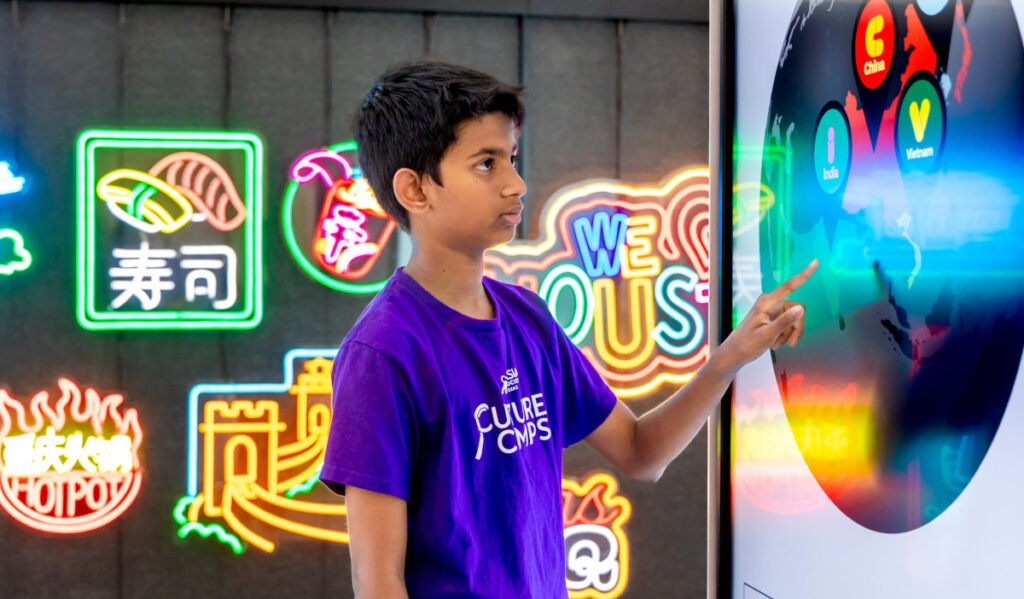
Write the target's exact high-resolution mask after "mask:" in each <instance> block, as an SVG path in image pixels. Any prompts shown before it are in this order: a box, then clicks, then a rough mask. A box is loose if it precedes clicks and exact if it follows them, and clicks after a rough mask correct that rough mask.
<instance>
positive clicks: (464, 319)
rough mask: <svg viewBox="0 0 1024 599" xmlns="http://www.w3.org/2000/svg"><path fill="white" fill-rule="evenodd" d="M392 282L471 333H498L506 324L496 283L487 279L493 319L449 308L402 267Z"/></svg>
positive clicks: (486, 289)
mask: <svg viewBox="0 0 1024 599" xmlns="http://www.w3.org/2000/svg"><path fill="white" fill-rule="evenodd" d="M391 280H392V281H393V282H394V284H395V285H399V286H400V287H402V288H403V289H405V290H407V291H408V292H409V293H411V294H412V295H413V296H415V297H416V298H417V299H419V300H420V301H421V302H423V303H424V304H426V305H427V306H428V307H429V308H430V309H431V310H433V311H434V312H435V313H437V315H438V316H440V317H441V318H443V319H444V320H446V321H448V322H450V323H452V324H454V325H457V326H459V327H461V328H464V329H468V330H471V331H496V330H499V329H501V326H502V323H503V322H504V310H503V309H502V305H501V302H500V301H499V300H498V297H497V294H496V293H494V285H495V283H494V281H492V280H490V279H489V278H487V277H484V279H483V284H484V291H486V292H487V295H488V297H490V298H491V302H492V303H493V304H494V312H495V317H494V318H491V319H480V318H473V317H471V316H467V315H465V314H463V313H462V312H459V311H458V310H456V309H454V308H452V307H451V306H448V305H447V304H445V303H444V302H442V301H441V300H439V299H437V298H436V297H434V296H433V295H431V294H430V292H429V291H427V290H426V289H424V288H423V287H422V286H420V284H419V283H417V282H416V280H415V279H413V278H412V277H410V276H409V275H407V274H405V271H404V270H403V269H402V267H398V269H396V270H395V275H394V276H393V277H391Z"/></svg>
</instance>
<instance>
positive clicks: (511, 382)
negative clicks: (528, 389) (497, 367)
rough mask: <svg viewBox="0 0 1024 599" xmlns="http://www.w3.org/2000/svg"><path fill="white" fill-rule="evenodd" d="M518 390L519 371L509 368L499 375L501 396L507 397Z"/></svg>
mask: <svg viewBox="0 0 1024 599" xmlns="http://www.w3.org/2000/svg"><path fill="white" fill-rule="evenodd" d="M518 388H519V370H518V369H517V368H509V369H508V370H506V371H505V374H503V375H501V394H502V395H507V394H509V393H511V392H513V391H515V390H516V389H518Z"/></svg>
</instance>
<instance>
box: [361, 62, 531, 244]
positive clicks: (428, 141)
mask: <svg viewBox="0 0 1024 599" xmlns="http://www.w3.org/2000/svg"><path fill="white" fill-rule="evenodd" d="M522 92H523V88H522V87H520V86H515V85H508V84H506V83H502V82H501V81H498V80H497V79H495V78H494V77H491V76H490V75H487V74H486V73H481V72H480V71H476V70H474V69H470V68H468V67H463V66H459V65H454V64H449V63H445V62H440V61H416V62H411V63H407V64H403V65H399V66H397V67H393V68H391V69H389V70H388V71H387V72H386V73H384V74H383V75H381V76H380V78H379V79H377V82H376V83H374V84H373V87H372V88H371V89H370V91H369V93H367V94H366V97H365V98H364V99H363V104H362V106H361V107H360V108H359V112H358V113H357V114H356V118H355V132H356V143H357V144H359V164H360V166H361V167H362V170H363V175H364V176H365V177H366V178H367V180H368V181H369V183H370V187H372V188H373V192H374V193H375V194H376V196H377V201H378V202H380V205H381V208H383V209H384V211H385V212H387V213H388V214H389V215H390V216H391V218H393V219H395V221H396V222H397V223H398V224H399V226H401V227H402V228H403V229H405V230H406V231H408V230H409V213H408V212H407V211H406V209H405V208H404V207H403V206H402V205H401V204H399V203H398V199H397V198H395V192H394V188H393V187H392V180H393V179H394V176H395V173H396V172H398V170H399V169H402V168H411V169H412V170H414V171H416V172H417V173H420V174H427V175H430V177H431V178H433V179H434V181H436V182H437V184H438V185H441V184H442V182H441V169H440V164H441V158H442V157H443V156H444V153H445V152H446V151H447V150H448V147H449V146H450V145H451V144H452V143H454V142H455V129H456V126H457V125H458V124H459V123H461V122H462V121H464V120H466V119H468V118H472V117H478V116H482V115H484V114H486V113H488V112H501V113H504V114H506V115H508V116H509V118H511V119H512V121H513V122H514V123H515V124H516V126H517V127H518V126H520V125H522V122H523V116H524V109H523V103H522V100H521V99H520V96H521V94H522Z"/></svg>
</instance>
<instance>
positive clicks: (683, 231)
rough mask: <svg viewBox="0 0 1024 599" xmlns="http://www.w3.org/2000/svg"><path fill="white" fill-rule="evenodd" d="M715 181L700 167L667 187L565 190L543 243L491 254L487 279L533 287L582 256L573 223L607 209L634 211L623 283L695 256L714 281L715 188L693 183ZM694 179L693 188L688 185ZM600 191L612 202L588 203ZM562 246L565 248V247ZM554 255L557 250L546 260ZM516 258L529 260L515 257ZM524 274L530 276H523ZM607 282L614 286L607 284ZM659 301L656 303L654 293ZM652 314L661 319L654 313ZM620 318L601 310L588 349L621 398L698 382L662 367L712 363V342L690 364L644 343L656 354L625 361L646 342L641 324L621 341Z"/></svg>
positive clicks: (548, 216) (635, 303)
mask: <svg viewBox="0 0 1024 599" xmlns="http://www.w3.org/2000/svg"><path fill="white" fill-rule="evenodd" d="M707 176H709V170H708V169H706V168H692V169H687V170H684V171H682V172H680V173H678V174H677V175H675V176H673V177H671V178H670V179H669V180H668V181H667V182H666V183H665V184H664V185H663V186H661V187H631V186H628V185H622V184H618V183H614V182H600V181H599V182H595V183H591V184H587V185H583V186H581V187H578V188H570V189H567V190H564V191H563V192H560V193H559V194H558V195H556V196H555V198H554V199H553V200H552V201H551V202H549V204H548V205H547V206H545V209H544V216H543V222H544V225H545V227H544V231H545V233H544V234H543V235H542V240H541V241H540V242H537V241H536V240H517V241H513V242H510V243H507V244H504V245H501V246H497V247H496V248H494V250H493V251H492V252H488V253H487V254H485V256H484V268H485V274H486V275H488V276H492V277H497V276H499V274H501V275H504V276H508V277H514V278H515V280H516V282H517V283H519V282H520V280H522V281H524V282H525V281H526V280H528V279H526V277H528V276H531V277H536V276H540V274H541V273H544V272H545V271H548V270H550V267H552V266H553V265H554V264H556V263H557V262H558V261H559V260H563V259H571V258H573V257H574V256H575V255H576V253H577V251H576V249H575V247H574V245H573V239H572V237H571V235H570V231H569V230H568V223H569V222H570V221H571V220H572V217H573V215H575V214H577V213H580V212H582V211H586V210H590V209H592V208H595V207H607V208H612V209H620V210H625V211H627V212H629V213H630V229H629V230H628V231H627V243H626V244H625V245H624V246H623V247H620V248H619V251H620V252H622V253H620V262H621V264H622V271H621V273H622V276H623V278H625V279H631V280H632V279H640V278H641V277H642V276H651V277H656V276H658V275H659V274H660V272H661V268H660V267H661V266H663V263H662V261H663V260H668V261H675V260H680V259H683V257H684V256H685V257H686V258H687V259H689V261H690V263H691V265H692V267H693V269H694V271H695V272H696V273H697V274H698V277H699V278H701V279H703V280H707V278H708V276H709V275H710V254H709V248H708V245H707V244H708V243H709V241H710V239H709V234H710V228H709V227H710V216H709V213H708V210H709V207H710V200H709V197H708V193H709V191H710V187H709V185H708V184H707V183H702V182H699V181H693V180H694V179H698V178H700V177H707ZM687 182H691V183H690V184H687ZM595 194H607V195H608V196H609V197H597V198H591V199H589V200H588V199H585V198H586V197H587V196H590V195H595ZM670 194H671V199H670V200H669V201H668V202H666V203H665V204H662V203H661V202H660V201H657V200H655V201H636V199H619V197H622V196H625V197H627V198H643V197H645V196H646V197H650V196H656V197H658V198H665V197H668V196H669V195H670ZM613 196H618V197H613ZM580 199H583V200H584V201H582V202H580V203H578V204H576V205H570V203H571V202H573V201H575V200H580ZM652 224H653V225H654V228H655V231H653V232H652V231H650V227H651V225H652ZM659 224H660V228H659V226H658V225H659ZM652 233H654V235H652ZM652 237H654V239H653V241H654V244H653V245H654V246H655V247H652V243H651V242H652ZM559 243H560V245H558V244H559ZM556 248H559V249H556ZM551 250H554V251H551ZM653 250H656V252H657V253H656V254H654V255H652V251H653ZM548 251H551V253H550V254H548V255H544V253H545V252H548ZM516 256H523V257H524V258H522V259H518V260H516V259H513V257H516ZM524 270H525V271H527V272H523V271H524ZM531 271H532V272H531ZM538 271H539V272H538ZM600 280H601V279H600V278H599V279H596V280H592V281H591V284H592V289H593V291H594V297H595V300H603V303H605V304H607V303H610V301H611V300H609V299H608V296H607V294H602V293H600V292H599V289H602V288H601V287H600V285H599V284H598V282H599V281H600ZM601 285H607V283H602V284H601ZM652 292H653V289H652ZM639 294H640V291H639V290H637V289H635V288H632V287H631V289H630V300H631V304H630V307H631V308H632V309H633V312H632V314H633V315H634V316H637V317H638V318H641V319H647V318H648V317H647V314H646V313H645V312H643V311H641V310H640V307H641V303H642V302H641V301H640V298H639ZM651 296H652V298H653V293H651ZM612 297H614V295H613V296H612ZM652 308H653V306H652ZM605 312H606V311H605ZM651 314H652V316H653V314H654V311H653V309H652V311H651ZM615 316H616V315H610V316H605V314H604V313H603V312H602V310H601V309H599V307H598V306H595V309H594V319H593V320H594V326H593V329H592V331H593V332H592V334H593V341H594V347H593V348H590V347H581V349H582V350H583V352H584V353H585V354H586V355H587V358H588V359H590V361H591V363H593V364H594V365H595V367H597V369H598V370H599V371H600V373H601V374H602V375H603V376H604V377H605V379H606V380H607V381H608V382H609V383H610V385H611V387H612V390H613V391H614V392H615V394H616V395H617V396H619V397H623V398H630V397H639V396H643V395H645V394H647V393H650V392H652V391H654V390H655V389H657V388H658V387H659V386H661V385H662V384H665V383H686V382H688V381H689V380H691V379H692V378H693V376H694V373H693V372H687V373H679V372H672V371H669V372H659V373H657V374H654V373H655V371H656V370H658V369H659V368H661V367H665V368H668V369H669V370H675V371H677V370H678V369H680V368H688V367H694V366H699V364H700V363H701V362H703V361H705V360H706V358H707V350H706V344H705V347H703V348H701V349H698V350H697V352H696V354H694V355H691V356H690V357H689V358H688V359H673V358H671V357H669V356H667V355H660V354H659V352H657V347H656V343H655V347H650V343H648V344H647V345H644V346H643V350H647V349H649V350H650V352H649V353H647V352H645V351H642V352H641V353H639V354H637V355H632V356H630V357H624V356H621V355H618V356H617V355H615V350H619V353H620V354H622V351H621V350H622V349H623V348H627V349H629V348H633V349H639V348H634V347H633V346H634V344H635V343H637V340H638V335H637V334H636V332H635V329H636V326H637V325H636V324H633V327H632V328H633V329H634V333H633V337H632V338H631V339H630V342H629V343H621V342H620V341H619V340H618V337H617V336H616V335H614V334H609V331H617V328H615V326H613V325H614V323H613V322H612V320H613V319H614V318H615ZM598 321H600V322H598ZM605 321H608V322H605ZM600 325H604V326H600ZM641 330H642V329H641ZM652 340H653V339H652ZM595 351H596V354H595ZM626 353H627V354H628V353H629V352H626ZM652 354H658V355H654V359H653V360H652V361H651V362H649V363H648V364H646V365H645V366H644V367H643V368H642V369H640V370H639V371H637V372H633V373H622V372H619V371H621V370H628V369H630V368H635V367H637V366H640V365H641V364H643V362H644V361H645V360H648V359H650V356H651V355H652ZM652 374H654V376H653V378H652V379H651V380H649V381H646V382H644V383H643V384H640V385H632V384H631V383H636V382H638V381H640V380H641V379H643V378H645V377H648V376H651V375H652Z"/></svg>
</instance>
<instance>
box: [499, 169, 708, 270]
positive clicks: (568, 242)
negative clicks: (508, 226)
mask: <svg viewBox="0 0 1024 599" xmlns="http://www.w3.org/2000/svg"><path fill="white" fill-rule="evenodd" d="M701 170H703V171H704V172H706V171H707V169H690V170H688V171H684V172H683V173H681V174H680V175H678V176H676V177H674V178H672V179H671V180H670V181H669V183H672V182H673V181H678V182H682V181H685V180H688V179H691V178H693V176H696V175H693V176H689V177H685V178H684V177H683V175H687V174H688V173H690V172H691V171H701ZM677 184H678V183H677ZM620 188H625V189H632V188H629V187H626V186H622V185H616V184H611V183H594V184H591V185H586V186H584V187H582V188H580V189H586V190H590V191H589V192H588V193H585V194H580V193H575V190H572V191H569V192H566V193H565V194H563V195H562V196H559V197H558V198H557V199H556V200H555V201H554V202H553V203H552V204H549V205H548V206H547V207H546V208H545V211H544V218H545V219H548V223H547V226H546V229H547V230H548V234H549V235H551V234H553V233H552V231H553V229H555V227H557V229H558V240H561V242H562V248H563V249H561V250H559V251H557V252H554V253H552V254H550V255H548V256H546V257H544V258H542V259H540V260H526V259H524V260H517V261H513V262H511V263H509V262H508V261H507V260H506V257H507V256H512V255H522V254H528V255H541V254H542V252H525V251H520V250H523V249H524V248H525V249H531V250H532V249H534V246H532V245H528V244H531V243H533V241H532V240H529V241H523V240H521V241H513V242H509V243H506V244H502V245H499V246H495V247H494V248H493V249H492V250H491V251H489V252H486V253H484V266H485V268H486V267H487V266H493V267H496V268H498V269H499V270H501V272H503V273H504V274H506V275H508V276H511V275H513V274H514V273H515V272H516V271H519V270H524V269H525V270H546V269H547V268H548V267H550V266H551V265H552V264H554V263H555V262H556V261H558V260H560V259H563V258H571V257H573V256H575V255H576V252H575V251H574V249H573V241H572V237H571V233H570V232H569V221H570V220H571V218H570V217H571V216H572V215H573V214H576V213H577V212H580V211H584V210H589V209H590V208H593V207H595V206H604V207H608V208H620V209H623V210H627V211H629V212H634V213H635V212H641V211H644V210H651V211H654V212H656V213H658V215H659V216H660V219H659V220H661V222H662V223H665V224H666V225H667V224H668V223H670V222H671V220H672V214H673V213H674V212H675V211H676V207H677V206H678V205H679V204H680V203H683V201H684V200H686V199H687V198H689V196H691V195H694V194H700V195H696V197H693V198H690V199H689V200H688V201H686V202H685V203H684V204H683V208H682V210H680V212H679V213H680V215H685V214H687V213H688V212H689V211H690V210H692V209H693V207H694V206H695V205H704V206H709V205H710V204H709V199H708V193H710V189H711V188H710V186H709V185H708V184H707V183H704V184H700V183H696V184H693V185H688V186H686V187H683V188H682V189H680V190H679V191H678V192H677V193H676V194H675V195H674V196H672V199H671V200H670V201H669V202H668V203H667V204H665V205H663V204H662V203H661V202H659V201H657V200H655V201H650V202H636V201H633V200H616V199H612V198H611V197H600V198H596V199H593V200H590V201H587V202H583V203H580V204H578V205H575V206H572V207H571V208H568V209H566V210H565V212H563V213H561V214H559V213H557V212H552V211H551V210H552V206H558V207H559V208H561V207H563V206H565V205H566V203H567V202H568V200H565V199H564V198H565V197H567V196H568V197H569V199H577V198H580V197H586V196H587V195H590V194H591V193H601V192H609V193H612V192H614V190H616V189H620ZM650 189H651V188H637V189H636V190H635V191H637V192H642V191H647V190H650ZM672 189H673V187H668V188H661V189H660V190H659V191H663V192H664V193H662V194H661V195H660V196H658V197H664V196H665V195H667V194H668V193H669V192H671V191H672ZM621 195H630V194H621ZM632 195H635V196H636V197H643V196H645V195H652V194H643V193H635V194H632ZM551 220H557V221H558V222H557V225H556V224H555V223H552V222H551ZM673 233H676V231H675V230H674V229H672V227H671V226H663V227H661V229H660V230H659V232H658V251H659V252H660V253H661V254H662V255H663V256H664V257H665V258H666V259H668V260H678V259H679V258H680V257H681V255H682V254H681V253H680V250H679V248H678V247H676V240H675V239H674V237H673ZM679 242H680V243H681V244H685V243H687V242H690V243H692V240H690V239H689V238H686V237H681V238H680V239H679ZM554 244H555V239H554V238H545V239H544V240H543V241H542V242H541V243H539V244H538V245H537V246H536V247H538V248H539V247H546V248H548V249H550V248H551V247H552V246H554ZM513 250H515V251H513ZM687 254H688V255H690V253H689V252H688V253H687Z"/></svg>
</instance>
